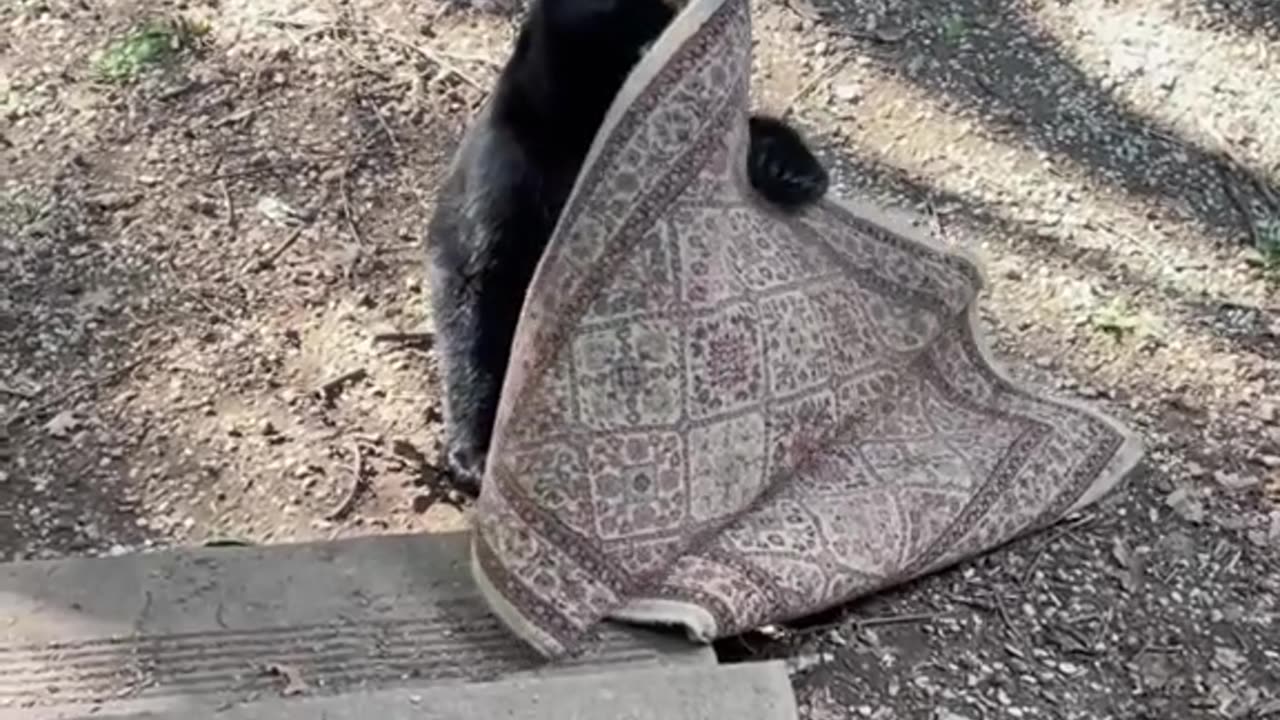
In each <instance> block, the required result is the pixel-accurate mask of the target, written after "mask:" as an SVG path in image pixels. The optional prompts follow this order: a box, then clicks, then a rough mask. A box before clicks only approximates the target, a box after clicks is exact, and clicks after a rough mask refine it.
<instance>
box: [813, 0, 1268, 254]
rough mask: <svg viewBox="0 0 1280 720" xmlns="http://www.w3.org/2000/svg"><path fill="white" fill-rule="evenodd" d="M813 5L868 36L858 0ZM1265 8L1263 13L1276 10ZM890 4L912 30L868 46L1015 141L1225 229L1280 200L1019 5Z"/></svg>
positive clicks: (974, 1) (893, 19)
mask: <svg viewBox="0 0 1280 720" xmlns="http://www.w3.org/2000/svg"><path fill="white" fill-rule="evenodd" d="M813 2H814V4H815V6H816V7H817V8H818V10H819V12H821V14H822V15H823V17H824V18H826V21H827V22H828V23H829V24H830V25H831V26H832V27H833V28H834V29H835V30H836V32H837V33H847V34H851V35H853V36H855V37H857V38H861V39H865V38H866V37H867V35H868V34H867V33H865V32H863V31H862V30H861V29H862V28H865V27H866V26H867V24H868V22H867V21H868V20H869V19H870V18H869V15H868V13H866V12H864V11H862V10H860V9H859V7H858V6H857V5H856V4H855V3H853V2H852V1H851V0H813ZM1265 5H1266V3H1263V2H1259V3H1258V4H1257V6H1256V8H1255V12H1257V13H1261V14H1271V13H1273V12H1274V11H1273V10H1271V9H1269V8H1267V7H1264V6H1265ZM894 8H895V9H894V11H893V13H892V14H891V16H890V17H889V18H879V20H880V22H881V24H882V25H884V24H886V20H887V24H888V25H892V26H896V27H901V28H903V29H904V30H906V32H905V34H904V35H902V37H900V38H899V37H897V35H896V34H894V36H893V37H892V38H891V39H890V40H888V41H885V40H884V39H883V38H880V41H879V42H876V41H875V40H874V39H872V40H870V41H868V46H867V50H868V52H870V53H872V54H874V56H875V57H877V58H879V59H880V62H881V63H883V64H884V65H886V66H887V67H889V68H891V69H893V70H894V71H896V72H897V74H898V75H899V76H900V77H902V78H903V79H904V80H905V81H909V82H911V83H914V84H915V85H917V86H919V87H921V88H922V89H924V90H927V91H929V92H930V93H931V95H933V96H934V97H936V98H939V99H940V100H941V101H942V102H943V103H946V104H949V105H951V106H953V107H954V108H956V109H959V110H961V111H968V112H975V113H978V114H980V115H981V116H982V117H983V118H984V119H985V120H986V121H987V122H988V123H989V124H990V125H992V126H993V127H994V128H995V129H996V130H997V131H999V132H1002V133H1005V134H1007V135H1009V136H1011V137H1012V138H1016V140H1017V141H1019V142H1022V143H1026V144H1029V145H1031V146H1033V147H1036V148H1038V149H1041V150H1043V151H1046V152H1050V153H1053V154H1055V155H1058V156H1061V157H1063V158H1067V159H1070V160H1071V161H1073V162H1075V163H1076V164H1078V165H1079V166H1081V167H1083V168H1084V169H1085V170H1086V171H1087V172H1088V173H1089V174H1090V175H1091V176H1092V177H1094V178H1096V179H1097V180H1099V181H1101V182H1103V183H1106V184H1108V185H1111V186H1114V187H1117V188H1119V189H1122V190H1124V191H1125V192H1127V193H1129V194H1130V195H1131V196H1133V197H1136V198H1142V199H1144V200H1146V201H1147V202H1149V203H1153V204H1156V205H1159V206H1161V207H1163V208H1164V209H1165V210H1166V211H1168V212H1171V213H1176V214H1179V215H1186V214H1190V215H1191V216H1193V217H1194V218H1195V219H1196V220H1198V221H1199V222H1200V223H1202V224H1203V225H1204V226H1205V227H1207V228H1211V229H1215V230H1218V231H1219V232H1221V233H1222V234H1225V235H1234V236H1236V237H1247V236H1248V235H1247V233H1245V230H1246V228H1247V225H1245V224H1242V221H1243V220H1244V218H1242V211H1245V210H1246V208H1247V209H1248V211H1250V212H1251V211H1252V210H1253V208H1252V207H1251V206H1252V205H1257V204H1260V205H1262V206H1264V207H1266V206H1267V205H1268V204H1269V203H1274V198H1275V197H1280V189H1277V187H1276V186H1275V184H1274V183H1273V182H1271V181H1270V180H1268V179H1267V178H1265V177H1262V176H1261V175H1259V174H1258V173H1256V172H1254V171H1253V170H1251V169H1249V168H1246V167H1244V166H1243V165H1242V164H1241V163H1240V162H1237V161H1235V160H1234V159H1233V158H1231V157H1226V156H1224V155H1223V154H1222V153H1220V152H1217V151H1215V150H1210V149H1206V148H1203V147H1201V146H1199V145H1198V144H1196V143H1195V142H1193V141H1191V140H1188V139H1186V138H1184V137H1181V136H1179V135H1178V134H1177V133H1176V132H1175V131H1173V130H1171V129H1169V128H1166V127H1163V126H1162V125H1161V124H1160V123H1159V122H1157V121H1154V120H1152V119H1149V118H1146V117H1143V116H1141V115H1140V114H1138V113H1135V112H1134V111H1132V110H1130V109H1128V108H1126V107H1125V106H1124V105H1123V104H1122V103H1120V102H1118V101H1117V100H1116V99H1115V98H1114V97H1113V96H1112V94H1111V92H1109V89H1108V88H1107V87H1105V86H1104V85H1103V83H1102V82H1100V81H1099V80H1098V79H1096V78H1093V77H1091V76H1090V75H1089V74H1088V73H1086V72H1085V71H1084V70H1083V69H1081V68H1080V67H1079V66H1078V65H1077V64H1076V63H1075V62H1074V61H1073V60H1072V59H1071V58H1070V57H1069V56H1068V55H1066V53H1065V52H1064V51H1063V50H1062V49H1061V48H1060V47H1059V46H1058V45H1057V43H1056V41H1055V40H1054V39H1053V38H1051V37H1048V36H1047V35H1046V33H1045V32H1044V31H1042V30H1041V29H1039V28H1037V27H1036V26H1035V24H1034V23H1033V22H1032V21H1031V20H1030V19H1029V18H1028V17H1027V16H1025V15H1024V13H1023V12H1022V11H1020V10H1019V9H1018V8H1016V7H1014V6H1013V5H1012V4H1009V3H984V2H979V1H978V0H905V1H904V2H902V3H900V4H896V5H894ZM1228 181H1229V183H1230V187H1228V186H1227V185H1228Z"/></svg>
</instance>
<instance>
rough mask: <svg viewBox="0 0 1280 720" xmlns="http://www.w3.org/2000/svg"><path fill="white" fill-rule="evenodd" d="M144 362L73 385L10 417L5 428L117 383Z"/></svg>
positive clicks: (126, 365) (134, 363)
mask: <svg viewBox="0 0 1280 720" xmlns="http://www.w3.org/2000/svg"><path fill="white" fill-rule="evenodd" d="M144 362H146V358H140V359H138V360H134V361H133V362H130V363H126V364H125V365H124V366H123V367H120V368H116V369H115V370H112V371H111V372H109V373H107V374H106V375H104V376H102V377H99V378H93V379H90V380H86V381H84V382H82V383H79V384H77V385H73V386H72V387H70V388H67V389H66V390H64V391H62V392H60V393H58V394H57V395H55V396H53V397H52V398H50V399H49V400H47V401H45V402H43V403H41V404H39V405H37V406H35V407H34V408H31V409H30V410H27V411H25V412H17V413H14V414H13V415H10V416H9V418H8V419H7V420H5V421H4V426H5V427H9V426H12V425H17V424H18V423H21V422H24V421H26V420H27V419H28V418H33V417H36V416H38V415H42V414H44V413H45V412H48V411H49V410H52V409H53V408H55V407H57V406H58V405H61V404H62V403H64V402H66V401H67V400H69V399H71V398H72V397H75V396H76V395H79V394H80V393H82V392H84V391H85V390H88V389H90V388H94V387H98V386H100V385H106V384H108V383H112V382H115V381H116V380H118V379H120V378H122V377H124V376H125V375H128V374H129V373H131V372H133V371H134V370H136V369H138V367H139V366H141V365H142V364H143V363H144Z"/></svg>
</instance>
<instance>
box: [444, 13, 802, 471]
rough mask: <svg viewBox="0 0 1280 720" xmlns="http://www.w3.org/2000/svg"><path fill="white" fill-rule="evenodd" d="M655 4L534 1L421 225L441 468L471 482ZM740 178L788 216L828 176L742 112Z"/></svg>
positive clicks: (790, 138) (651, 32) (664, 18)
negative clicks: (575, 193)
mask: <svg viewBox="0 0 1280 720" xmlns="http://www.w3.org/2000/svg"><path fill="white" fill-rule="evenodd" d="M673 14H674V13H673V11H672V10H671V9H670V8H669V7H668V6H667V5H666V4H665V3H663V2H662V1H661V0H537V1H536V2H534V4H533V6H532V7H531V8H530V10H529V12H528V14H527V16H526V19H525V21H524V26H523V27H522V28H521V31H520V34H519V36H518V38H517V41H516V47H515V51H514V52H513V54H512V56H511V59H510V60H509V61H508V62H507V65H506V66H505V67H504V68H503V71H502V73H501V75H500V77H499V79H498V85H497V88H496V89H495V91H494V95H493V97H492V99H491V101H490V103H489V105H488V106H487V108H486V111H485V113H484V115H483V116H482V117H480V118H479V119H478V121H477V125H476V127H475V128H474V129H473V131H472V132H470V133H469V134H468V137H467V139H466V140H465V141H464V143H463V146H462V147H461V148H460V149H459V151H458V156H457V157H456V158H455V161H454V166H453V168H452V171H451V173H450V175H449V177H448V178H447V179H446V180H445V183H444V185H443V187H442V188H441V190H440V193H439V197H438V201H437V206H436V212H435V216H434V217H433V218H432V220H431V224H430V226H429V228H428V238H427V245H428V254H429V258H430V267H429V279H430V285H431V294H432V297H431V305H432V311H433V314H434V319H435V325H436V336H437V342H436V347H437V348H439V351H440V361H441V365H442V371H443V375H444V383H443V384H444V401H445V423H446V452H447V460H446V462H447V465H448V470H449V473H450V475H451V476H452V480H453V482H454V483H455V484H456V485H457V486H458V487H459V489H461V490H464V491H466V492H470V493H476V492H478V491H479V487H480V478H481V475H482V474H483V471H484V459H485V454H486V452H487V451H488V447H489V433H490V431H491V430H492V428H493V421H494V414H495V412H496V411H497V403H498V396H499V393H500V391H501V389H502V388H501V386H502V380H503V375H504V374H505V372H506V367H507V362H508V359H509V353H510V349H511V342H512V338H513V336H514V334H515V327H516V321H517V318H518V317H519V313H520V308H521V305H522V304H523V302H524V294H525V291H526V289H527V288H528V286H529V281H530V280H531V279H532V276H533V271H534V268H535V267H536V265H537V263H538V260H539V258H540V256H541V255H542V251H543V249H544V248H545V246H546V243H547V240H548V239H549V238H550V235H551V232H552V230H553V229H554V226H555V222H556V219H557V218H558V216H559V214H560V210H561V208H562V207H563V206H564V203H565V201H566V200H567V199H568V194H569V192H570V190H571V189H572V186H573V183H574V180H575V179H576V177H577V174H578V170H579V168H580V166H581V165H582V162H583V160H584V159H585V156H586V153H587V151H588V149H589V148H590V145H591V142H592V140H593V139H594V137H595V134H596V130H597V129H598V128H599V126H600V123H601V122H602V121H603V119H604V115H605V113H606V112H607V111H608V109H609V105H610V103H611V102H612V100H613V97H614V95H615V94H616V93H617V91H618V90H619V89H620V88H621V86H622V84H623V82H624V81H625V80H626V77H627V75H628V73H629V72H630V71H631V68H632V67H633V66H634V65H635V63H636V61H637V60H639V59H640V56H641V53H643V52H644V49H645V48H646V47H647V46H648V44H649V43H650V42H652V41H653V40H654V39H655V38H657V37H658V35H659V34H661V32H662V30H663V29H664V28H665V27H666V25H667V23H668V22H670V20H671V18H672V16H673ZM750 131H751V143H750V151H749V155H750V157H749V160H748V168H747V170H748V176H749V178H750V180H751V184H752V186H753V187H754V188H756V189H757V190H758V191H759V192H760V193H761V195H762V196H763V197H765V198H766V199H767V200H769V201H770V202H772V203H773V204H774V205H775V206H776V207H778V208H780V209H782V210H785V211H791V210H796V209H798V208H801V207H803V206H805V205H807V204H809V203H812V202H814V201H816V200H817V199H818V198H820V197H821V196H822V195H823V194H824V193H825V192H826V190H827V182H828V181H827V173H826V171H825V170H824V169H823V167H822V165H821V164H820V163H819V162H818V160H817V158H815V157H814V156H813V154H812V153H811V152H810V151H809V149H808V148H807V147H806V146H805V143H804V140H803V139H802V138H801V137H800V135H799V134H798V133H797V132H796V131H795V130H794V129H792V128H791V127H789V126H787V125H786V124H784V123H782V122H781V121H779V120H775V119H772V118H766V117H753V118H751V123H750Z"/></svg>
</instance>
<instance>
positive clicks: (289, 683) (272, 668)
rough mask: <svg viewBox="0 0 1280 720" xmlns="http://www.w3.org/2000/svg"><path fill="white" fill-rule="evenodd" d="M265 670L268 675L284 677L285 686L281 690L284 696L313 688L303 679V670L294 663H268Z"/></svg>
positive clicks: (299, 693) (264, 667) (298, 693)
mask: <svg viewBox="0 0 1280 720" xmlns="http://www.w3.org/2000/svg"><path fill="white" fill-rule="evenodd" d="M263 672H265V673H266V674H268V675H275V676H277V677H282V678H284V680H285V682H284V687H283V688H281V690H280V694H281V695H283V696H284V697H291V696H293V695H301V694H302V693H305V692H306V691H308V690H310V689H311V687H310V686H309V685H307V683H306V681H304V680H303V679H302V671H301V670H299V669H298V668H296V667H294V666H292V665H285V664H284V663H268V664H267V665H265V666H263Z"/></svg>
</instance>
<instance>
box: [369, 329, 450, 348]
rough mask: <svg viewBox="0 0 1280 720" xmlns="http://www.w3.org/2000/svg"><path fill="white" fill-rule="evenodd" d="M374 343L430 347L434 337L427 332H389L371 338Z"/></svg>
mask: <svg viewBox="0 0 1280 720" xmlns="http://www.w3.org/2000/svg"><path fill="white" fill-rule="evenodd" d="M373 341H374V342H375V343H403V344H405V345H424V346H427V347H430V346H431V344H432V343H433V342H434V341H435V335H433V334H431V333H429V332H389V333H378V334H377V335H374V336H373Z"/></svg>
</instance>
